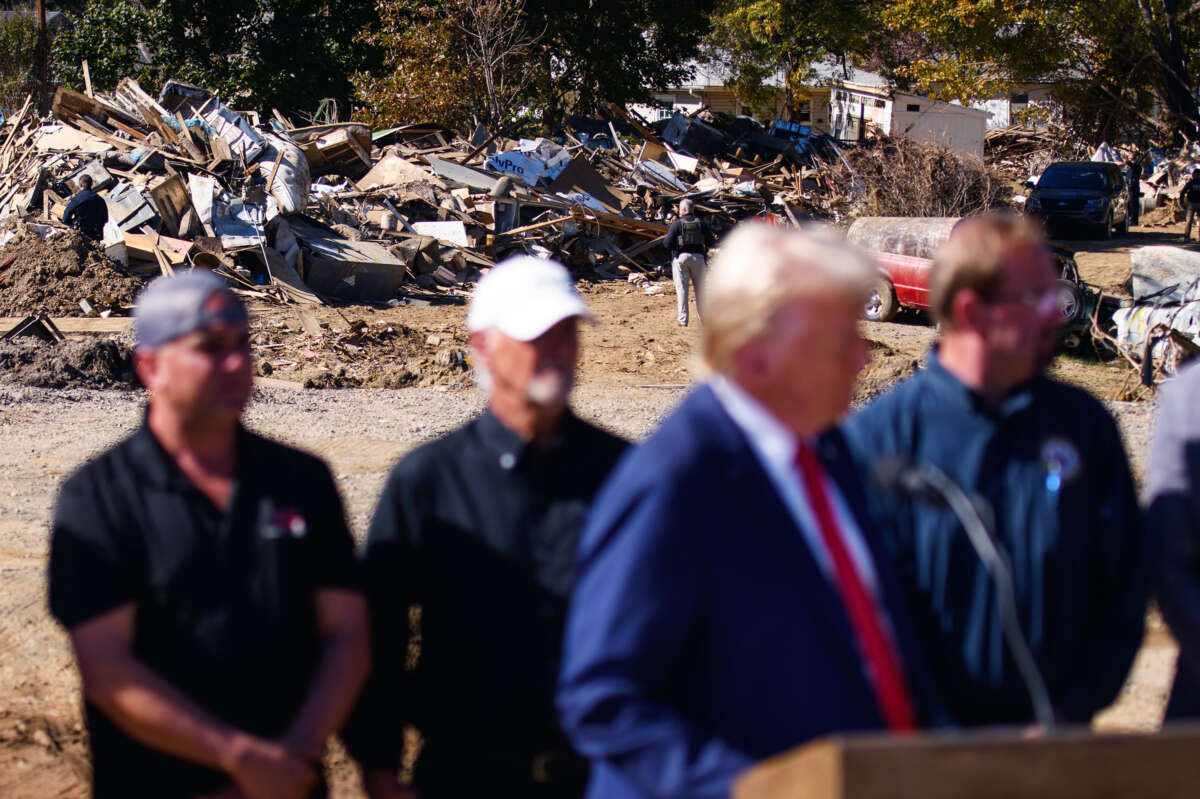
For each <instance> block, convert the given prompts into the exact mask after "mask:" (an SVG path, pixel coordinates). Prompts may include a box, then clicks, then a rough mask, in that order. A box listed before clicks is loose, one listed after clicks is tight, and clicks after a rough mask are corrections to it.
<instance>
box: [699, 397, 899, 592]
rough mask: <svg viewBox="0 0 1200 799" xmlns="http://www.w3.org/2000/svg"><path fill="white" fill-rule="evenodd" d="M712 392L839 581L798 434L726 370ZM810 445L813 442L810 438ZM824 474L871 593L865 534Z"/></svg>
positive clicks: (824, 567) (874, 586) (873, 581)
mask: <svg viewBox="0 0 1200 799" xmlns="http://www.w3.org/2000/svg"><path fill="white" fill-rule="evenodd" d="M709 385H710V386H711V388H712V390H713V393H714V394H716V396H717V401H718V402H720V404H721V407H722V408H724V409H725V412H726V413H728V414H729V416H730V418H732V419H733V421H734V424H736V425H737V426H738V428H739V429H740V430H741V431H742V432H743V433H744V434H745V436H746V438H747V439H748V440H749V441H750V447H751V449H753V450H754V453H755V455H757V456H758V459H759V461H761V462H762V465H763V468H764V469H765V470H766V472H767V475H768V476H769V477H770V478H771V483H772V484H773V485H774V487H775V491H776V493H778V494H779V497H780V499H782V500H783V504H784V505H785V506H786V507H787V509H788V511H790V513H791V515H792V519H793V520H794V521H795V522H796V526H797V527H798V528H799V529H800V532H801V534H802V535H803V536H804V540H805V541H806V542H807V543H808V548H809V549H810V550H811V551H812V553H813V557H814V558H815V559H816V561H817V565H819V566H820V567H821V570H822V571H823V572H824V573H825V576H826V578H827V579H829V581H830V582H831V583H832V584H834V585H837V576H836V575H835V573H834V567H833V560H832V559H831V558H830V556H829V552H828V551H827V550H826V548H825V542H824V541H823V540H822V538H821V531H820V529H819V528H818V526H817V519H816V516H815V515H814V514H813V511H812V508H811V507H809V502H808V497H807V495H806V492H805V490H804V487H803V485H802V481H801V478H800V471H799V469H798V468H797V467H796V465H795V464H796V450H797V448H798V446H799V441H798V439H797V437H796V435H795V434H794V433H793V432H792V431H791V430H789V429H788V428H787V427H785V426H784V425H783V424H782V423H781V422H780V421H779V420H778V419H776V418H775V417H774V416H772V415H771V412H770V411H768V410H767V409H766V408H764V407H763V406H762V404H761V403H760V402H759V401H758V400H756V399H755V398H754V397H752V396H750V395H749V394H748V393H746V391H745V389H743V388H742V387H741V386H739V385H738V384H737V383H735V382H734V381H732V380H730V379H729V378H727V377H725V376H723V375H715V376H713V377H711V378H710V379H709ZM809 443H810V445H811V444H812V442H809ZM821 478H822V480H823V481H824V483H825V491H826V494H827V495H828V496H829V500H830V504H831V505H832V506H833V512H834V515H835V516H836V517H837V522H838V526H839V527H840V528H841V532H842V537H843V540H844V542H845V544H846V549H847V551H848V552H849V553H850V559H851V560H852V561H853V562H854V567H855V569H856V570H857V571H858V575H859V578H860V579H861V580H862V581H863V584H864V585H866V586H867V588H869V589H870V591H871V593H873V594H874V593H877V586H878V581H877V577H876V574H875V564H874V563H873V562H872V560H871V552H870V550H869V549H868V548H867V543H866V541H865V540H863V534H862V530H861V529H860V528H859V526H858V523H857V522H856V521H855V519H854V514H853V513H851V512H850V507H849V506H848V505H847V504H846V499H845V497H843V496H842V492H841V489H839V488H838V486H837V483H835V482H834V481H833V480H832V479H830V477H829V474H828V472H825V471H824V470H822V475H821Z"/></svg>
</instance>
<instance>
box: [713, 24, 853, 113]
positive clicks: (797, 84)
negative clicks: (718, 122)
mask: <svg viewBox="0 0 1200 799" xmlns="http://www.w3.org/2000/svg"><path fill="white" fill-rule="evenodd" d="M876 4H877V0H726V1H725V2H724V3H722V4H721V5H720V6H719V7H718V8H717V12H716V14H715V16H714V19H713V26H712V32H711V33H710V35H709V37H708V47H709V52H710V55H711V57H712V58H714V59H716V60H719V61H722V62H724V63H725V65H726V66H727V67H728V68H729V70H730V76H731V77H730V81H729V84H730V85H731V86H732V87H733V88H734V89H735V90H737V92H738V94H739V96H741V97H743V98H744V99H746V100H748V101H749V104H751V105H764V104H765V103H764V101H765V100H766V99H767V98H766V96H765V95H764V86H765V84H766V81H767V79H768V78H769V77H771V76H772V75H774V74H776V73H782V75H783V81H784V93H785V105H786V106H787V107H788V108H789V109H794V108H795V107H796V106H797V104H798V103H799V101H801V100H803V99H804V98H805V97H806V92H805V89H804V84H805V82H806V81H807V80H808V79H809V77H810V75H809V65H810V64H812V62H813V61H815V60H818V59H820V58H823V57H825V56H829V55H833V56H838V57H841V58H843V59H845V58H846V57H847V56H853V55H855V54H858V53H861V52H864V51H865V49H866V48H867V45H868V43H869V42H871V40H872V33H873V32H874V31H875V30H876V29H877V28H876V25H877V20H876V16H875V13H874V12H875V7H876Z"/></svg>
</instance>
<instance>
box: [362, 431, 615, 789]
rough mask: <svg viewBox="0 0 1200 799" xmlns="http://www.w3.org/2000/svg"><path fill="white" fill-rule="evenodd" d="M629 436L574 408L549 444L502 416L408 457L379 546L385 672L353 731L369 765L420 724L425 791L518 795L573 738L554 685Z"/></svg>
mask: <svg viewBox="0 0 1200 799" xmlns="http://www.w3.org/2000/svg"><path fill="white" fill-rule="evenodd" d="M626 446H627V445H626V443H625V442H624V441H623V440H621V439H619V438H617V437H616V436H613V435H612V434H610V433H607V432H605V431H603V430H600V429H599V428H596V427H593V426H592V425H590V424H588V423H586V422H583V421H582V420H580V419H579V418H577V417H575V416H574V415H571V414H570V413H568V414H567V416H566V417H565V418H564V421H563V424H562V428H561V430H560V433H559V436H558V438H557V440H556V441H555V442H554V443H553V445H552V446H550V447H549V448H547V449H541V448H538V447H536V446H533V445H527V444H525V443H523V442H522V441H521V439H520V438H519V437H518V436H517V435H516V434H515V433H513V432H512V431H511V430H509V429H507V428H506V427H504V425H503V424H501V423H500V421H499V420H498V419H497V418H496V417H495V416H494V415H492V413H491V412H490V411H489V412H485V413H484V414H483V415H482V416H480V417H478V418H477V419H475V420H473V421H472V422H470V423H468V424H467V425H466V426H464V427H462V428H460V429H458V430H456V431H454V432H452V433H450V434H449V435H447V436H445V437H444V438H441V439H439V440H437V441H434V442H432V443H430V444H427V445H425V446H423V447H420V448H418V449H416V450H414V451H413V452H412V453H410V454H409V455H408V456H407V457H406V458H404V459H403V460H402V461H400V463H399V464H398V465H397V466H396V467H395V469H394V470H393V471H392V474H391V476H390V477H389V479H388V482H387V485H386V487H385V488H384V492H383V496H382V497H381V499H380V501H379V507H378V509H377V510H376V512H375V518H374V520H373V521H372V524H371V531H370V534H369V536H368V541H367V550H366V580H367V591H368V597H369V599H370V602H371V615H372V622H373V625H374V631H375V636H374V637H375V643H374V649H373V652H374V654H375V662H376V677H375V679H373V680H372V683H371V686H370V688H369V689H368V691H367V693H366V694H365V695H364V698H363V701H362V702H361V703H360V712H359V713H358V714H357V716H356V719H355V722H354V724H353V725H352V728H351V729H350V730H347V737H348V742H349V743H350V745H351V748H352V750H353V751H354V752H355V753H356V754H357V755H358V756H359V757H360V759H361V760H363V761H364V762H365V763H366V764H367V765H373V766H393V765H395V764H396V763H397V762H398V759H399V754H400V751H401V749H402V747H403V739H402V733H403V727H404V725H405V724H406V723H410V724H415V725H416V726H417V728H418V729H420V731H421V733H422V735H423V737H424V739H425V746H424V749H423V751H422V754H421V758H420V760H419V761H418V764H417V771H416V775H415V780H416V782H417V784H418V786H419V787H422V788H425V789H426V790H431V791H432V792H438V791H440V792H441V793H438V794H437V795H455V794H456V793H457V792H458V791H457V789H459V788H461V789H463V790H467V789H469V788H470V787H471V786H472V785H475V783H474V782H472V781H473V780H483V781H485V784H487V785H490V788H489V790H490V791H491V792H493V793H495V792H497V791H499V792H500V793H501V794H502V795H509V794H504V790H509V791H515V790H518V789H519V783H520V781H521V780H522V779H524V780H526V781H528V779H529V773H530V769H529V763H530V758H531V757H533V756H535V755H536V754H537V753H539V752H543V751H545V750H553V749H562V750H566V749H567V744H566V741H565V738H564V737H563V736H562V734H561V732H560V731H559V728H558V724H557V721H556V716H555V712H554V706H553V695H554V684H555V681H556V679H557V675H558V663H559V648H560V646H561V641H562V628H563V622H564V617H565V613H566V606H567V599H568V597H569V595H570V592H571V588H572V586H573V585H574V581H575V557H576V548H577V544H578V540H579V534H580V531H581V528H582V525H583V521H584V517H585V515H586V513H587V509H588V506H589V505H590V503H591V501H592V497H593V496H594V495H595V493H596V490H597V489H598V488H599V486H600V484H601V483H602V482H603V481H604V479H605V478H606V477H607V475H608V474H609V472H610V471H611V470H612V467H613V465H614V464H615V463H616V461H617V459H618V458H619V457H620V455H621V453H622V452H623V451H624V450H625V448H626ZM413 605H418V606H420V608H421V616H420V639H419V641H414V640H413V639H412V638H411V637H410V626H409V608H410V607H411V606H413ZM410 646H413V650H410ZM418 646H419V652H420V654H419V659H418V660H417V663H416V668H415V671H410V670H408V668H407V667H406V659H409V660H408V663H409V665H410V666H411V663H412V661H411V657H412V655H413V651H414V650H415V649H416V647H418ZM472 764H475V765H474V767H472ZM480 787H482V786H480ZM448 791H449V793H447V792H448ZM431 795H433V793H431ZM464 795H466V794H464Z"/></svg>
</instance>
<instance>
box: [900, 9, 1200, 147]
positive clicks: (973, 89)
mask: <svg viewBox="0 0 1200 799" xmlns="http://www.w3.org/2000/svg"><path fill="white" fill-rule="evenodd" d="M881 19H882V21H883V23H884V24H885V26H886V27H887V29H888V30H889V31H891V32H892V33H894V34H896V35H897V36H904V37H907V39H906V40H907V41H909V42H910V44H912V46H911V47H910V48H909V49H908V51H907V52H906V53H903V54H900V55H898V56H897V55H896V54H895V53H893V54H892V55H893V57H892V58H891V59H890V61H891V67H892V68H893V70H894V73H895V74H896V75H898V76H900V77H901V78H906V79H910V80H912V81H913V83H914V85H916V86H917V87H918V88H921V89H924V90H927V91H931V92H933V93H936V94H937V95H939V96H941V97H944V98H947V99H960V100H970V99H978V98H984V97H989V96H994V95H996V94H997V93H1000V92H1003V91H1005V90H1006V89H1007V88H1008V87H1010V86H1012V85H1013V84H1017V83H1029V82H1054V83H1057V84H1059V85H1060V86H1061V89H1060V91H1059V97H1060V99H1062V100H1063V101H1064V103H1065V111H1066V115H1067V118H1068V121H1070V122H1072V126H1073V127H1074V128H1075V129H1076V130H1077V132H1078V133H1080V134H1081V135H1083V136H1085V137H1087V138H1089V139H1098V138H1117V137H1120V136H1121V135H1122V134H1123V133H1124V132H1129V131H1132V130H1135V129H1137V128H1139V127H1140V128H1143V129H1145V128H1148V127H1153V128H1156V129H1157V130H1158V132H1159V133H1162V134H1170V133H1172V132H1181V133H1183V134H1185V135H1187V136H1188V137H1190V138H1195V136H1196V134H1197V121H1198V112H1197V105H1196V99H1195V96H1194V93H1193V89H1192V87H1194V86H1195V85H1196V83H1197V73H1196V66H1195V65H1196V64H1197V57H1198V56H1200V52H1198V47H1200V13H1197V9H1196V7H1194V6H1190V5H1189V6H1186V7H1181V6H1180V4H1179V3H1178V2H1177V0H1111V1H1109V2H1101V0H1045V1H1044V2H1043V1H1042V0H991V2H987V3H982V2H970V1H969V0H894V2H892V3H890V4H889V6H888V7H887V8H886V9H885V10H884V11H883V12H882V13H881ZM914 39H915V43H913V42H914ZM1155 105H1157V107H1158V110H1159V116H1158V117H1154V116H1152V115H1151V110H1152V108H1153V107H1154V106H1155Z"/></svg>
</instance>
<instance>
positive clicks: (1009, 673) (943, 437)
mask: <svg viewBox="0 0 1200 799" xmlns="http://www.w3.org/2000/svg"><path fill="white" fill-rule="evenodd" d="M845 432H846V437H847V439H848V441H849V442H850V446H851V449H852V451H853V452H854V456H855V459H856V460H857V461H858V463H859V465H860V468H861V469H862V470H863V473H864V474H869V473H870V472H871V470H872V469H873V467H874V465H875V464H876V463H878V461H879V459H880V458H882V457H884V456H887V455H901V456H904V457H906V458H910V459H912V460H914V461H918V462H928V463H932V464H933V465H935V466H937V467H938V468H940V469H942V470H943V471H944V472H946V473H947V474H949V475H950V476H951V477H953V478H954V479H955V480H957V481H958V482H959V484H961V485H962V486H963V487H964V488H966V489H967V491H968V492H969V493H976V494H978V495H979V496H981V497H982V498H983V499H985V500H987V501H988V502H989V503H990V504H991V506H992V507H993V508H994V511H995V528H996V531H997V536H998V539H999V541H1000V542H1001V543H1002V545H1003V547H1004V549H1005V550H1006V551H1007V553H1008V556H1009V558H1010V560H1011V563H1012V567H1013V581H1014V583H1015V589H1016V598H1017V605H1018V612H1019V616H1020V619H1021V623H1022V627H1023V629H1024V631H1025V633H1026V635H1027V637H1028V638H1029V642H1030V645H1031V647H1032V649H1033V652H1034V655H1035V657H1036V659H1037V661H1038V664H1039V666H1040V667H1041V670H1042V673H1043V675H1044V676H1045V678H1046V682H1047V686H1048V688H1049V691H1050V696H1051V701H1052V702H1053V703H1054V705H1055V708H1056V710H1057V711H1058V712H1059V713H1060V714H1061V715H1063V716H1065V717H1066V718H1068V719H1071V720H1076V721H1086V720H1088V719H1089V718H1090V717H1091V716H1092V714H1093V713H1094V712H1096V711H1097V710H1099V709H1101V708H1103V707H1105V706H1106V705H1108V704H1109V703H1110V702H1111V701H1112V700H1113V699H1114V698H1115V697H1116V695H1117V693H1118V691H1119V690H1120V687H1121V684H1122V682H1123V681H1124V679H1125V676H1126V673H1127V672H1128V670H1129V667H1130V665H1131V663H1132V661H1133V656H1134V654H1135V653H1136V652H1137V649H1138V646H1139V645H1140V642H1141V637H1142V629H1143V622H1144V613H1145V602H1146V573H1147V571H1146V556H1145V552H1144V546H1143V543H1144V542H1143V540H1142V535H1141V529H1140V524H1139V519H1138V508H1137V499H1136V495H1135V493H1134V487H1133V480H1132V478H1131V476H1130V473H1129V467H1128V464H1127V461H1126V458H1125V452H1124V450H1123V448H1122V445H1121V440H1120V436H1119V434H1118V431H1117V427H1116V425H1115V423H1114V422H1113V420H1112V417H1111V416H1109V414H1108V413H1107V411H1106V410H1105V409H1104V407H1103V406H1102V405H1101V404H1100V403H1099V402H1098V401H1096V399H1095V398H1093V397H1092V396H1090V395H1089V394H1087V393H1086V392H1084V391H1081V390H1079V389H1076V388H1072V387H1070V386H1066V385H1063V384H1061V383H1058V382H1055V381H1053V380H1050V379H1049V378H1046V377H1037V378H1035V379H1033V380H1031V381H1029V382H1028V383H1026V384H1024V385H1023V386H1021V387H1019V388H1018V389H1017V390H1016V391H1014V392H1013V393H1012V394H1011V395H1010V396H1009V397H1008V398H1007V399H1006V400H1005V402H1004V403H1003V404H1002V405H1001V406H1000V407H999V408H998V409H992V408H989V407H988V405H987V404H986V403H985V401H984V400H983V398H982V397H981V396H979V395H978V394H976V393H974V392H973V391H971V390H970V389H968V388H967V387H966V386H965V385H964V384H963V383H962V382H961V381H959V380H958V379H957V378H956V377H955V376H954V375H953V374H951V373H950V372H949V371H947V370H946V369H945V368H943V366H942V365H941V364H940V363H939V362H938V359H937V357H936V351H934V352H933V353H931V355H930V357H929V358H928V359H927V363H926V367H925V368H924V369H922V370H921V371H920V372H918V373H917V374H916V375H914V376H913V377H912V378H910V379H909V380H907V381H905V382H904V383H903V384H901V385H900V386H898V387H897V388H896V389H894V390H893V391H891V392H890V393H889V394H887V395H885V396H883V397H880V398H879V399H877V400H876V401H875V402H873V403H872V404H871V405H869V406H868V407H866V408H865V409H863V410H862V411H860V412H858V413H857V414H855V415H854V416H853V417H851V419H850V420H849V422H848V423H847V425H846V427H845ZM871 504H872V509H871V510H872V514H873V515H874V516H875V517H876V519H877V521H878V524H879V527H880V529H881V531H882V532H883V534H884V537H885V541H886V545H887V547H888V549H889V551H890V553H891V554H892V556H893V557H894V558H895V560H896V564H897V566H898V569H899V571H900V572H901V575H902V578H903V579H904V581H905V584H906V585H905V588H906V591H907V598H908V602H909V604H910V610H911V611H912V616H913V618H914V621H915V622H916V624H917V626H918V629H919V632H920V634H921V637H922V640H923V644H924V646H925V648H926V651H927V655H928V657H929V660H930V661H931V666H932V669H933V672H934V676H935V679H936V680H937V682H938V686H939V689H941V691H942V692H943V695H944V696H945V698H946V699H947V702H948V705H949V710H950V712H951V714H952V715H954V716H955V717H956V718H957V719H958V720H959V721H960V722H962V723H965V724H987V723H1018V722H1025V721H1030V720H1031V719H1032V710H1031V706H1030V702H1029V699H1028V694H1027V691H1026V689H1025V687H1024V685H1023V683H1022V682H1021V679H1020V676H1019V674H1018V672H1017V671H1016V667H1015V664H1014V662H1013V660H1012V658H1011V656H1010V655H1009V653H1008V649H1007V645H1006V643H1005V641H1004V635H1003V625H1002V619H1001V615H1000V609H999V605H998V602H997V594H996V591H995V589H994V588H993V586H992V583H991V581H990V579H989V577H988V575H987V573H986V571H985V569H984V567H983V565H982V564H981V563H980V561H979V559H978V558H977V557H976V555H975V553H974V551H973V549H972V548H971V546H970V543H969V541H968V540H967V537H966V534H965V533H964V532H963V530H962V528H961V525H960V524H959V522H958V521H957V519H956V518H955V517H954V515H953V514H952V513H951V511H950V510H948V509H945V508H936V507H931V506H929V505H925V504H921V503H919V502H915V501H913V500H908V499H903V498H899V497H894V496H891V495H887V494H885V493H884V492H882V491H876V492H874V494H873V497H872V500H871Z"/></svg>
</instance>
